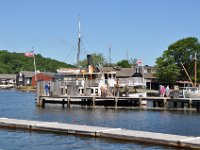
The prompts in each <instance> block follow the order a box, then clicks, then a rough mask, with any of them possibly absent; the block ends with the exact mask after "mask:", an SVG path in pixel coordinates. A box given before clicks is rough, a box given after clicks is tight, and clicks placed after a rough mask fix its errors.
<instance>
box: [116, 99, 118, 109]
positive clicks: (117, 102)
mask: <svg viewBox="0 0 200 150" xmlns="http://www.w3.org/2000/svg"><path fill="white" fill-rule="evenodd" d="M117 103H118V97H115V108H117Z"/></svg>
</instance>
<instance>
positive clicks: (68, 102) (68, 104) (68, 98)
mask: <svg viewBox="0 0 200 150" xmlns="http://www.w3.org/2000/svg"><path fill="white" fill-rule="evenodd" d="M70 101H71V98H70V97H69V96H68V97H67V108H70Z"/></svg>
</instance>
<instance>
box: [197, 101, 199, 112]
mask: <svg viewBox="0 0 200 150" xmlns="http://www.w3.org/2000/svg"><path fill="white" fill-rule="evenodd" d="M197 111H199V102H197Z"/></svg>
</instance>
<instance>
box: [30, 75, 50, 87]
mask: <svg viewBox="0 0 200 150" xmlns="http://www.w3.org/2000/svg"><path fill="white" fill-rule="evenodd" d="M36 80H37V81H53V80H54V76H53V75H50V74H46V73H37V74H36V76H35V75H34V76H33V77H32V82H31V85H32V86H36Z"/></svg>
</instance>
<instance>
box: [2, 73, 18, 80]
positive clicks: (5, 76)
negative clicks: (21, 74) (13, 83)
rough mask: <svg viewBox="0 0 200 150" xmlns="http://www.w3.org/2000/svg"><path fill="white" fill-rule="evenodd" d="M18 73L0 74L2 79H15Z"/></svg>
mask: <svg viewBox="0 0 200 150" xmlns="http://www.w3.org/2000/svg"><path fill="white" fill-rule="evenodd" d="M15 78H16V74H0V79H15Z"/></svg>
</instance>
